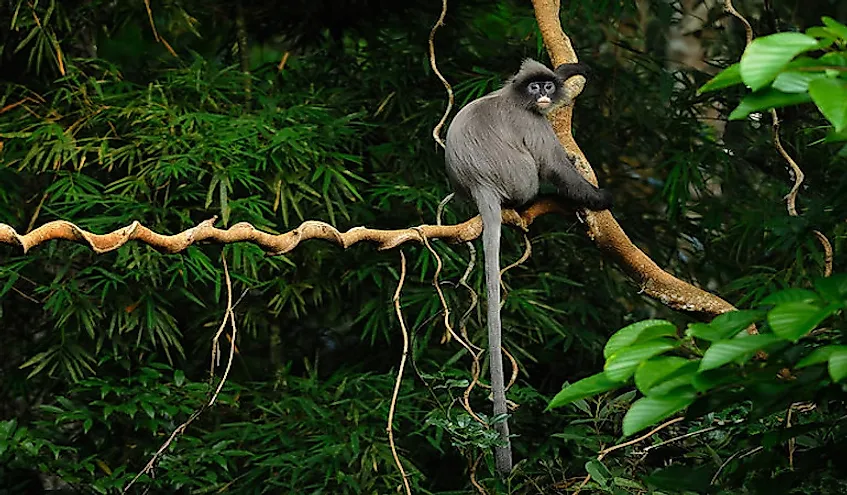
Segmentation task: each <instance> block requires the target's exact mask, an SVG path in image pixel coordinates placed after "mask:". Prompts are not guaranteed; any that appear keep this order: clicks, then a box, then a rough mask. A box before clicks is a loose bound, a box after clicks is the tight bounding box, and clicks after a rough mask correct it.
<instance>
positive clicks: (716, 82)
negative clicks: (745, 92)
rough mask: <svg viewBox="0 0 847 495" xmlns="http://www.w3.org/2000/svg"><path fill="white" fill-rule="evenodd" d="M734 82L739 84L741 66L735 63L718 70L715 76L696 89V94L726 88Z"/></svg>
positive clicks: (733, 84)
mask: <svg viewBox="0 0 847 495" xmlns="http://www.w3.org/2000/svg"><path fill="white" fill-rule="evenodd" d="M736 84H741V66H740V65H739V64H737V63H735V64H732V65H730V66H729V67H727V68H726V69H724V70H722V71H720V72H718V73H717V75H715V77H713V78H712V79H711V80H710V81H709V82H707V83H706V84H704V85H703V86H701V87H700V89H698V90H697V94H701V93H706V92H708V91H716V90H718V89H723V88H728V87H730V86H735V85H736Z"/></svg>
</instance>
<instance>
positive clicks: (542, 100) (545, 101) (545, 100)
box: [535, 96, 553, 109]
mask: <svg viewBox="0 0 847 495" xmlns="http://www.w3.org/2000/svg"><path fill="white" fill-rule="evenodd" d="M551 103H553V101H552V100H551V99H550V97H549V96H540V97H538V99H537V100H535V104H536V105H538V108H542V109H544V108H547V107H549V106H550V104H551Z"/></svg>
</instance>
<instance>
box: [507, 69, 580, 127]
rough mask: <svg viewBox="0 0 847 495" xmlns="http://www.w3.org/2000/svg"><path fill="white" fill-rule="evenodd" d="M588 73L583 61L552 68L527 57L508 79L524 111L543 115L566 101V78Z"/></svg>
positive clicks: (567, 99) (568, 99) (567, 101)
mask: <svg viewBox="0 0 847 495" xmlns="http://www.w3.org/2000/svg"><path fill="white" fill-rule="evenodd" d="M576 75H580V76H583V77H586V76H587V75H588V66H586V65H585V64H562V65H560V66H558V67H556V70H555V71H552V70H550V69H549V68H547V66H545V65H544V64H541V63H539V62H536V61H535V60H532V59H530V58H528V59H526V60H524V61H523V63H522V64H521V69H520V70H519V71H518V73H517V74H515V75H514V77H512V79H511V80H510V81H509V85H510V86H511V90H512V93H513V95H514V96H516V97H517V98H518V100H519V101H520V102H521V103H522V106H524V107H525V108H526V109H527V110H530V111H533V112H537V113H539V114H541V115H545V114H547V113H548V112H550V111H551V110H553V109H554V108H556V107H558V106H559V105H562V104H564V103H569V102H570V98H568V97H567V94H566V93H567V92H566V91H565V86H564V84H565V81H566V80H567V79H568V78H569V77H571V76H576Z"/></svg>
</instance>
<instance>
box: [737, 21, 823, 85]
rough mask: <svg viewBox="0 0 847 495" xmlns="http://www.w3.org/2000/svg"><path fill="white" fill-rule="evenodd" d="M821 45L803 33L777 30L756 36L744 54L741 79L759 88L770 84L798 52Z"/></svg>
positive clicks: (741, 64) (742, 56)
mask: <svg viewBox="0 0 847 495" xmlns="http://www.w3.org/2000/svg"><path fill="white" fill-rule="evenodd" d="M817 47H818V40H816V39H814V38H812V37H811V36H806V35H805V34H801V33H777V34H772V35H770V36H763V37H761V38H756V39H755V40H753V42H752V43H750V46H748V47H747V49H746V50H744V54H742V55H741V63H740V64H739V65H740V67H741V79H742V80H743V81H744V84H746V85H747V86H748V87H749V88H750V89H752V90H753V91H758V90H760V89H762V88H764V87H765V86H767V85H768V83H770V82H771V81H773V79H774V78H775V77H776V75H777V74H779V73H780V71H781V70H782V69H783V67H785V66H786V65H787V64H788V62H790V61H791V59H793V58H794V57H796V56H797V55H799V54H801V53H803V52H805V51H809V50H812V49H814V48H817Z"/></svg>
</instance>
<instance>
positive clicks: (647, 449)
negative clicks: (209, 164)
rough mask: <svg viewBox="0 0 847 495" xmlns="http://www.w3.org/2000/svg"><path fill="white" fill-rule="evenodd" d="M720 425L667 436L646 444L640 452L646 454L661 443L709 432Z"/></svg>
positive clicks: (661, 444)
mask: <svg viewBox="0 0 847 495" xmlns="http://www.w3.org/2000/svg"><path fill="white" fill-rule="evenodd" d="M720 427H721V425H715V426H710V427H708V428H703V429H702V430H697V431H692V432H690V433H686V434H685V435H679V436H676V437H673V438H669V439H667V440H663V441H661V442H659V443H656V444H653V445H648V446H647V447H645V448H644V450H642V451H641V452H640V453H641V454H645V455H646V454H647V453H648V452H650V451H651V450H653V449H658V448H659V447H661V446H663V445H667V444H669V443H672V442H676V441H679V440H684V439H686V438H689V437H693V436H696V435H701V434H703V433H706V432H709V431H712V430H717V429H718V428H720Z"/></svg>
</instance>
